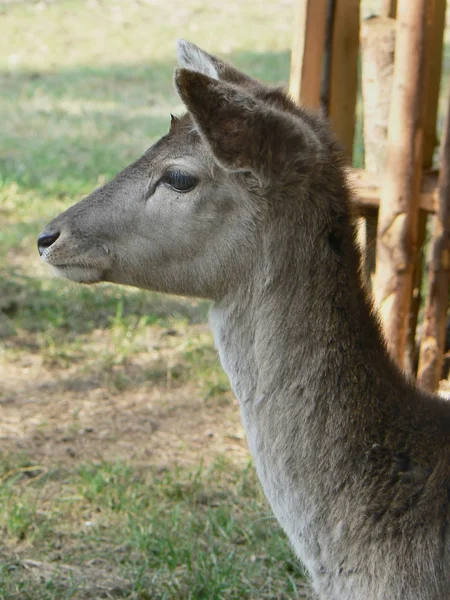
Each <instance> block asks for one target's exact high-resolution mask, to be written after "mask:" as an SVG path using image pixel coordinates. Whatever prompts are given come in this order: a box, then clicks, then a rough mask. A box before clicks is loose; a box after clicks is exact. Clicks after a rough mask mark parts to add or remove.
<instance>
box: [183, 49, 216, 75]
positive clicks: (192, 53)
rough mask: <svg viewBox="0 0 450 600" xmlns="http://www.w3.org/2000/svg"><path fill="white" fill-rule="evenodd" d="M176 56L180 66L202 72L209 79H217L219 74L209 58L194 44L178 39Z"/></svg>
mask: <svg viewBox="0 0 450 600" xmlns="http://www.w3.org/2000/svg"><path fill="white" fill-rule="evenodd" d="M177 58H178V64H179V65H180V67H183V68H185V69H190V70H191V71H196V72H197V73H202V74H203V75H207V76H208V77H211V79H219V74H218V72H217V69H216V67H215V66H214V63H213V62H212V60H211V58H210V57H209V56H208V55H207V54H206V53H205V52H203V50H202V49H201V48H199V47H198V46H196V45H195V44H191V42H186V40H178V42H177Z"/></svg>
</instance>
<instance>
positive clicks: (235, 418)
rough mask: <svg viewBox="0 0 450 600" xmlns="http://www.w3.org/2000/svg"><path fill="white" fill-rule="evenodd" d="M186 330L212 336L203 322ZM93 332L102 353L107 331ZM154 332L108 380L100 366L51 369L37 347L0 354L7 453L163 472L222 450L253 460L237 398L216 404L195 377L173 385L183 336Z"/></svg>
mask: <svg viewBox="0 0 450 600" xmlns="http://www.w3.org/2000/svg"><path fill="white" fill-rule="evenodd" d="M189 331H190V335H192V333H193V332H194V333H196V334H198V335H205V336H209V333H208V332H207V326H206V325H193V326H190V327H189ZM93 335H94V336H95V337H97V338H98V339H97V342H98V352H99V354H100V355H101V353H102V352H103V351H106V349H105V344H106V343H107V341H106V340H104V339H103V338H104V337H105V333H104V332H103V331H101V330H99V331H96V332H94V333H93ZM148 335H151V337H152V338H153V339H152V340H150V339H147V340H146V341H147V344H149V345H150V350H148V351H146V352H145V351H143V352H141V353H140V354H139V355H133V356H132V357H131V358H129V359H127V360H125V361H124V363H123V364H120V365H115V366H112V367H111V368H108V369H107V370H106V371H107V373H106V374H105V373H102V372H101V371H99V370H98V369H95V368H94V369H93V371H94V372H89V366H86V365H84V366H83V368H82V369H81V370H80V368H79V365H78V364H75V365H74V366H69V367H68V368H61V367H60V366H58V365H55V364H53V365H47V364H45V362H46V361H45V360H44V359H43V357H42V356H41V355H40V354H39V353H38V352H37V351H36V348H34V347H33V342H32V341H31V342H30V346H31V347H30V351H29V352H28V353H26V354H24V353H23V352H21V353H20V354H19V355H18V356H17V357H16V358H15V359H14V360H11V354H10V353H8V355H7V356H8V358H7V360H4V359H2V358H0V372H1V387H2V389H1V393H0V409H1V420H0V451H3V452H5V453H9V452H11V453H14V454H15V453H17V452H19V453H20V452H23V453H26V454H27V455H29V456H30V457H34V460H36V461H37V462H42V463H43V464H45V463H46V462H47V461H49V460H50V461H52V462H55V461H56V462H61V463H70V462H73V461H74V460H75V461H77V462H78V461H83V460H101V459H105V460H117V459H123V460H130V461H133V462H134V463H146V464H149V463H151V464H153V465H158V466H161V467H165V466H169V465H170V464H181V465H197V464H198V462H199V460H200V458H203V459H204V460H205V461H206V462H209V461H210V460H213V459H214V458H215V457H216V456H217V455H218V454H223V453H224V452H225V453H226V454H227V456H228V457H229V458H231V459H232V460H236V461H238V462H241V461H247V460H248V451H247V447H246V442H245V437H244V433H243V429H242V426H241V423H240V418H239V410H238V406H237V402H236V400H235V399H234V398H233V397H232V394H231V392H227V391H225V392H223V393H221V394H220V396H219V397H218V398H214V399H213V400H210V399H208V397H205V393H204V390H202V388H201V387H200V386H199V385H197V382H196V381H190V380H189V381H188V383H186V384H183V385H181V384H180V383H179V382H178V380H176V379H174V380H173V381H172V380H171V378H172V375H171V374H172V373H174V372H175V373H176V372H177V368H178V369H179V368H183V366H182V365H179V364H177V363H175V368H172V369H169V370H168V369H167V360H169V361H170V358H173V357H175V360H176V355H177V351H178V348H179V346H180V345H182V344H183V335H184V334H183V332H174V331H169V332H167V331H165V330H164V329H163V328H158V327H155V326H152V327H151V328H149V330H148ZM152 342H153V345H152ZM154 342H156V344H155V343H154ZM13 344H19V345H20V346H21V348H22V349H23V347H24V345H26V340H24V339H12V340H10V341H9V342H8V341H7V342H6V347H7V348H8V346H12V345H13ZM155 348H156V349H155ZM168 356H169V359H168V358H167V357H168ZM162 357H165V359H166V360H165V361H163V360H162ZM158 366H159V367H160V371H159V372H158V371H157V369H158ZM184 368H187V369H189V368H190V367H189V365H188V366H187V367H184ZM146 369H150V370H151V376H150V380H148V379H147V381H145V377H144V376H143V375H142V373H143V372H145V373H148V371H146ZM152 369H153V370H152ZM155 373H156V375H155ZM112 379H114V381H115V384H114V385H111V381H112ZM117 380H119V381H121V380H122V381H123V380H125V383H124V384H123V387H124V389H122V390H118V389H117ZM133 380H135V382H134V381H133ZM134 383H135V384H134Z"/></svg>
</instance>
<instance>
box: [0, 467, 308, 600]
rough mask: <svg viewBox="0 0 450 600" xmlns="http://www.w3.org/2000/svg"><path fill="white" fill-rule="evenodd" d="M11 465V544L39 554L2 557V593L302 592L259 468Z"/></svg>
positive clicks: (0, 509)
mask: <svg viewBox="0 0 450 600" xmlns="http://www.w3.org/2000/svg"><path fill="white" fill-rule="evenodd" d="M7 463H8V461H7V459H6V458H5V457H4V459H3V464H4V465H5V466H6V464H7ZM7 468H8V471H7V472H6V473H5V474H4V475H3V479H2V487H1V488H0V531H1V532H2V540H3V542H2V543H3V545H7V546H10V547H16V548H18V547H20V545H22V546H23V545H24V544H27V545H28V546H29V547H39V554H38V555H37V556H36V558H33V559H30V558H27V559H24V558H23V551H22V552H20V551H16V554H15V556H14V557H12V556H11V555H9V556H8V555H4V556H3V557H2V558H3V560H2V566H1V570H2V573H1V575H2V576H1V577H0V598H8V599H13V598H21V599H22V598H37V597H39V598H45V599H47V598H88V597H94V598H101V597H105V598H106V597H107V598H110V597H113V598H142V599H147V598H152V599H154V600H156V599H163V598H183V599H184V598H186V599H188V598H192V599H195V600H199V599H202V598H205V599H206V598H208V599H210V598H236V599H240V598H255V599H256V598H258V599H262V598H271V599H272V598H280V599H281V598H300V597H302V596H301V590H302V579H303V574H302V571H301V569H300V567H299V565H298V563H297V562H296V561H295V559H294V558H293V556H292V553H291V551H290V549H289V547H288V545H287V544H286V541H285V539H284V536H282V535H280V532H279V530H278V528H277V526H276V523H275V521H274V520H273V518H272V517H271V513H270V509H269V507H268V506H267V504H266V502H265V500H264V498H263V496H262V493H261V491H260V488H259V486H258V484H257V482H256V479H255V474H254V471H253V469H252V467H251V466H247V467H246V468H244V469H241V470H238V471H237V470H236V468H235V465H233V464H232V463H230V462H229V461H227V460H226V458H224V457H223V458H221V459H218V460H216V462H215V463H214V464H213V465H211V466H210V467H209V468H204V467H202V465H200V466H199V467H198V469H197V470H195V471H186V470H185V469H174V470H170V471H162V472H161V471H160V472H157V471H155V470H154V469H152V468H151V467H147V468H136V467H134V466H132V465H128V464H123V463H106V462H101V463H92V462H90V463H84V464H80V465H79V466H78V467H77V468H76V469H75V470H73V471H65V470H61V469H60V470H57V469H53V470H48V471H46V470H45V469H43V468H42V466H39V465H36V466H33V465H32V464H31V463H29V462H28V463H27V462H25V461H22V463H18V464H17V465H16V466H14V465H12V464H11V463H9V464H8V465H7ZM0 553H1V551H0ZM28 555H29V553H28ZM31 560H33V561H35V562H34V563H32V565H33V566H30V561H31ZM69 565H70V566H71V568H69ZM73 565H77V568H75V567H74V566H73ZM99 565H100V567H101V568H99ZM27 569H28V571H30V570H31V572H32V574H33V577H34V576H36V577H37V580H38V581H39V596H37V595H36V587H35V585H36V582H35V583H34V584H33V583H32V581H33V577H31V581H30V577H28V580H29V581H28V583H27V581H26V579H25V578H24V575H26V574H27Z"/></svg>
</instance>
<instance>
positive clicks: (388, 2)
mask: <svg viewBox="0 0 450 600" xmlns="http://www.w3.org/2000/svg"><path fill="white" fill-rule="evenodd" d="M380 15H381V16H382V17H387V18H388V19H395V18H396V17H397V0H383V4H382V5H381V12H380Z"/></svg>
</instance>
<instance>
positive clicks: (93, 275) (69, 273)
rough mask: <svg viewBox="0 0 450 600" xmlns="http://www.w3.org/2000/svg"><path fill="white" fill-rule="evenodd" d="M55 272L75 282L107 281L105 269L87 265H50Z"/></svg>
mask: <svg viewBox="0 0 450 600" xmlns="http://www.w3.org/2000/svg"><path fill="white" fill-rule="evenodd" d="M50 266H51V268H52V270H53V272H54V274H55V275H57V276H58V277H63V278H64V279H70V281H74V282H75V283H98V282H100V281H105V279H104V276H103V274H104V270H103V269H100V268H98V267H87V266H85V265H52V264H51V265H50Z"/></svg>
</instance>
